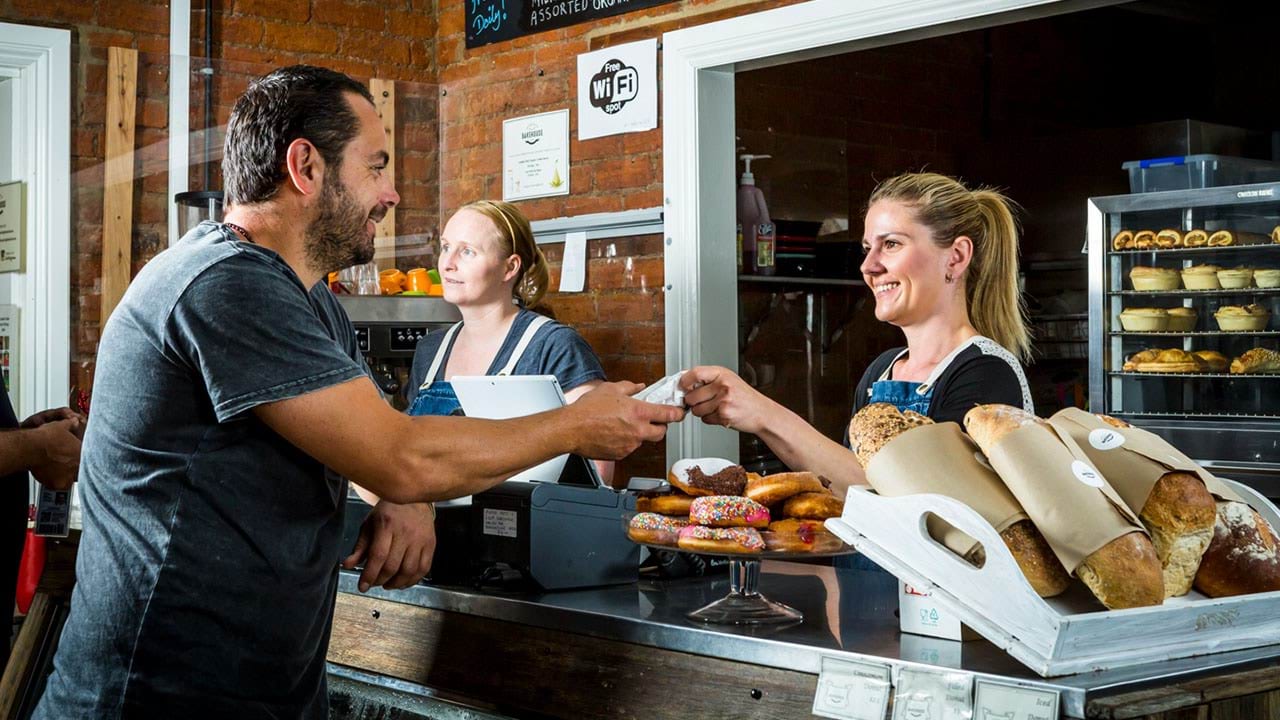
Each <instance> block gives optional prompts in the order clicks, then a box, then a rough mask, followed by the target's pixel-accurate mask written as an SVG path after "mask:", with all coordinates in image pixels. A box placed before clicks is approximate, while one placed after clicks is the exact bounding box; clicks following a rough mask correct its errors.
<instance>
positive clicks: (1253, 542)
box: [1196, 500, 1280, 597]
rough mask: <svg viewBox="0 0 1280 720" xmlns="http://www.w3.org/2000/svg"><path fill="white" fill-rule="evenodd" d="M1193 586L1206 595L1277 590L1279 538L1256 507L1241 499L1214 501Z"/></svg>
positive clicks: (1214, 595) (1279, 577) (1216, 595)
mask: <svg viewBox="0 0 1280 720" xmlns="http://www.w3.org/2000/svg"><path fill="white" fill-rule="evenodd" d="M1196 589H1197V590H1199V591H1200V592H1202V593H1204V594H1205V595H1208V596H1209V597H1223V596H1227V595H1244V594H1246V593H1257V592H1271V591H1273V590H1280V538H1277V537H1276V532H1275V530H1274V529H1273V528H1272V527H1271V525H1270V524H1269V523H1267V521H1266V520H1265V519H1264V518H1263V517H1262V516H1261V515H1259V514H1258V513H1257V511H1256V510H1254V509H1253V508H1251V507H1249V506H1248V505H1246V504H1245V503H1242V502H1236V501H1230V500H1226V501H1221V502H1219V503H1218V509H1217V523H1216V524H1215V525H1214V528H1213V542H1211V543H1209V549H1208V550H1206V551H1205V553H1204V558H1203V559H1202V560H1201V561H1200V569H1199V571H1198V572H1197V573H1196Z"/></svg>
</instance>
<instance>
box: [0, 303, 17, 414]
mask: <svg viewBox="0 0 1280 720" xmlns="http://www.w3.org/2000/svg"><path fill="white" fill-rule="evenodd" d="M17 360H18V306H17V305H0V378H2V379H3V381H4V388H5V390H7V391H8V393H9V401H10V402H12V403H13V406H14V407H15V408H16V407H18V399H17V387H16V386H17V382H16V381H17V373H18V367H17Z"/></svg>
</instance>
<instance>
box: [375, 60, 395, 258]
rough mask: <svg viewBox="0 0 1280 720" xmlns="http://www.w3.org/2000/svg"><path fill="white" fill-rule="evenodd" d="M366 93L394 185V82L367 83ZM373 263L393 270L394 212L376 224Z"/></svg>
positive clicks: (389, 211)
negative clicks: (384, 138)
mask: <svg viewBox="0 0 1280 720" xmlns="http://www.w3.org/2000/svg"><path fill="white" fill-rule="evenodd" d="M369 93H370V94H371V95H373V105H374V107H375V108H377V110H378V117H380V118H382V130H383V132H385V133H386V134H387V154H388V155H389V156H390V157H391V160H390V162H388V164H387V170H386V172H387V174H388V175H389V176H390V177H391V182H393V183H394V182H395V181H396V83H395V81H394V80H383V79H381V78H373V79H371V80H369ZM373 257H374V262H376V263H377V264H378V269H379V270H385V269H386V268H393V267H395V266H396V209H395V208H394V207H393V208H391V209H390V210H388V211H387V216H386V217H384V218H382V222H380V223H378V231H377V234H376V235H375V236H374V240H373Z"/></svg>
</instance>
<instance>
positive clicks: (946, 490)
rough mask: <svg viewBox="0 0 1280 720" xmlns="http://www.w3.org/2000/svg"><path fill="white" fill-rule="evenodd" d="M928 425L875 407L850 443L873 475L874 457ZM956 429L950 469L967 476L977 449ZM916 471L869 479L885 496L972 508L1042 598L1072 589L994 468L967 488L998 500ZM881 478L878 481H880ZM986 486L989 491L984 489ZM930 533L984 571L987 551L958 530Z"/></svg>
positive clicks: (852, 431) (863, 413)
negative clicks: (931, 495)
mask: <svg viewBox="0 0 1280 720" xmlns="http://www.w3.org/2000/svg"><path fill="white" fill-rule="evenodd" d="M924 425H933V421H932V420H930V419H929V418H927V417H925V416H923V415H920V414H919V413H915V412H912V411H911V410H907V411H905V412H902V411H899V410H898V408H896V407H894V406H893V405H890V404H888V403H872V404H871V405H868V406H866V407H864V408H862V409H861V410H859V411H858V413H857V414H856V415H854V416H853V420H852V421H850V423H849V442H850V445H851V446H852V447H853V452H854V455H855V456H856V457H857V459H858V462H859V463H860V464H861V465H862V467H863V468H864V469H868V470H869V469H870V467H871V462H872V459H873V458H874V456H875V455H876V454H877V453H879V452H880V451H881V450H882V449H883V448H884V447H885V446H886V445H888V444H889V442H890V441H892V440H894V439H896V438H898V437H899V436H900V435H902V434H903V433H905V432H907V431H908V430H912V429H915V428H918V427H921V426H924ZM951 427H953V428H955V435H956V436H958V438H956V440H957V444H958V446H959V448H960V451H959V452H957V453H956V454H955V455H954V457H953V458H951V461H952V465H951V468H952V469H953V470H954V471H955V472H962V470H961V469H960V468H961V467H963V464H964V463H968V462H974V460H973V458H972V454H973V453H972V447H973V446H972V444H971V443H967V442H965V441H964V438H963V435H961V433H960V430H959V428H957V427H955V425H954V424H951ZM940 429H941V428H940ZM937 440H938V441H941V440H942V436H941V435H940V436H939V437H938V438H937ZM904 452H905V453H906V454H907V455H910V456H911V459H912V460H916V459H918V458H920V457H922V456H920V455H918V454H915V453H912V452H911V451H910V450H905V451H904ZM975 465H976V462H975ZM915 469H916V472H915V473H913V477H911V478H905V477H903V476H902V473H900V472H899V471H898V469H897V467H893V468H890V469H888V470H887V471H886V472H887V474H888V477H887V478H885V477H883V476H882V475H880V474H878V473H873V472H870V471H869V472H868V473H867V480H868V482H870V483H871V485H872V486H873V487H874V488H875V489H876V491H877V492H879V493H880V494H882V495H886V496H890V495H900V494H903V492H910V491H915V492H936V493H938V494H941V495H947V496H949V497H953V498H955V499H957V500H960V501H961V502H964V503H966V504H970V505H971V506H972V507H974V509H975V510H977V511H978V512H979V514H981V515H982V516H983V517H984V519H986V520H987V521H988V522H990V523H991V524H992V526H993V527H995V528H996V529H997V530H998V531H999V533H1000V539H1001V540H1003V541H1004V544H1005V546H1006V547H1008V548H1009V552H1010V553H1011V554H1012V555H1013V559H1014V560H1015V561H1016V562H1017V563H1018V568H1019V569H1021V570H1022V574H1023V575H1025V576H1026V578H1027V581H1028V582H1029V583H1030V584H1031V588H1032V589H1033V590H1035V591H1036V594H1038V595H1040V596H1041V597H1053V596H1054V595H1058V594H1059V593H1061V592H1062V591H1064V590H1066V589H1067V586H1068V585H1069V584H1070V582H1071V576H1070V575H1068V574H1067V571H1066V568H1064V567H1062V563H1061V562H1059V561H1058V558H1057V556H1056V555H1054V553H1053V550H1052V549H1050V547H1049V543H1048V542H1046V541H1045V539H1044V536H1043V535H1041V534H1040V531H1039V530H1036V527H1035V525H1033V524H1032V523H1031V521H1030V520H1028V519H1027V518H1026V516H1025V514H1023V513H1022V509H1021V508H1020V507H1018V505H1017V501H1016V500H1014V498H1013V496H1012V495H1010V494H1009V492H1008V489H1007V488H1005V487H1004V486H1003V484H1001V483H1000V479H999V477H997V476H996V475H995V474H994V473H992V472H991V471H990V470H989V469H987V468H985V467H980V466H979V467H974V468H972V469H973V470H976V472H972V473H969V474H968V477H969V478H970V481H971V482H972V483H975V484H976V485H966V487H974V488H975V489H976V490H977V492H976V493H974V494H978V495H990V496H996V497H995V498H994V499H992V498H984V499H979V498H975V497H960V496H959V495H961V494H965V493H957V492H955V491H954V488H955V485H956V484H955V483H954V482H953V481H954V479H955V475H954V474H953V475H952V476H950V477H944V476H942V475H940V474H938V473H934V472H931V469H930V468H920V467H918V466H917V467H916V468H915ZM878 478H879V479H880V481H879V482H877V479H878ZM983 485H985V486H986V487H983ZM984 510H985V512H984ZM1010 516H1016V517H1017V519H1016V520H1015V521H1014V522H1012V523H1011V524H1008V526H1007V527H1004V528H1003V529H1001V528H1000V526H1001V525H1005V524H1007V521H1008V520H1009V518H1010ZM929 530H930V534H931V535H933V536H934V537H935V538H936V539H939V540H941V541H942V542H943V543H944V544H945V545H947V547H950V548H952V549H953V550H956V551H959V550H960V549H961V548H966V547H968V548H970V549H968V550H967V551H966V552H963V553H962V555H963V557H964V559H965V560H968V561H969V562H970V563H972V564H974V565H977V566H979V567H981V566H982V565H983V564H984V563H985V562H986V552H985V550H984V549H983V547H982V546H981V545H979V544H977V543H976V541H974V540H973V539H972V538H970V537H968V536H967V535H964V534H963V533H961V532H960V531H959V530H956V529H955V528H952V527H950V526H949V525H945V524H944V523H933V522H931V524H930V526H929Z"/></svg>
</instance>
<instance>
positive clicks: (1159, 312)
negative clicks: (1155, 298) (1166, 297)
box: [1120, 308, 1169, 332]
mask: <svg viewBox="0 0 1280 720" xmlns="http://www.w3.org/2000/svg"><path fill="white" fill-rule="evenodd" d="M1120 326H1121V327H1123V328H1124V329H1125V330H1128V331H1129V332H1164V331H1165V330H1168V329H1169V311H1168V310H1165V309H1164V308H1125V309H1124V310H1123V311H1121V313H1120Z"/></svg>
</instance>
